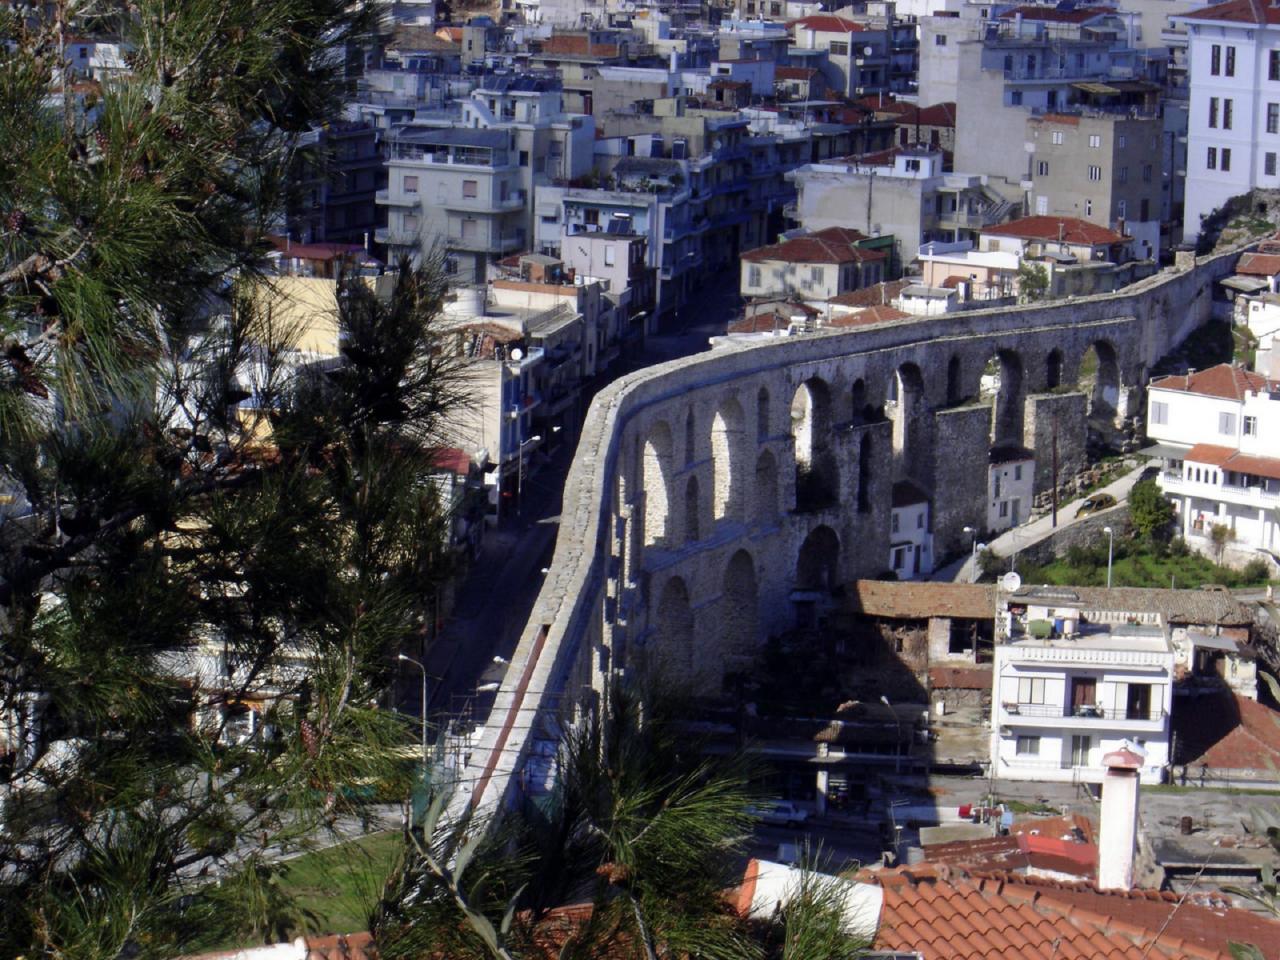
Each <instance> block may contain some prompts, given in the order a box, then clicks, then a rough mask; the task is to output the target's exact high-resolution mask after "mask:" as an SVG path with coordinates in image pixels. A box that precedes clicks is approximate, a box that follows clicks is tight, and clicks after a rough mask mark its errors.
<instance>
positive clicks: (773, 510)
mask: <svg viewBox="0 0 1280 960" xmlns="http://www.w3.org/2000/svg"><path fill="white" fill-rule="evenodd" d="M779 512H780V507H779V504H778V462H777V460H775V459H774V456H773V454H772V453H770V452H769V451H768V450H766V451H764V452H763V453H761V454H760V457H759V459H757V460H756V485H755V518H756V522H757V523H768V524H772V523H773V522H774V521H775V520H777V519H778V513H779Z"/></svg>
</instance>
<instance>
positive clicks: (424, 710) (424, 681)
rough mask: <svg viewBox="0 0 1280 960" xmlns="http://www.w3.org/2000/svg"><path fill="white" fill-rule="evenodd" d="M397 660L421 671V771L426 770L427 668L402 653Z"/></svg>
mask: <svg viewBox="0 0 1280 960" xmlns="http://www.w3.org/2000/svg"><path fill="white" fill-rule="evenodd" d="M396 659H397V660H403V661H404V662H405V663H412V664H413V665H414V666H415V667H417V668H418V669H419V670H421V671H422V769H423V770H424V771H425V770H426V769H427V757H428V753H427V668H426V667H424V666H423V665H422V664H421V663H419V662H418V661H417V660H415V659H413V657H408V656H405V655H404V654H403V653H402V654H400V655H399V656H398V657H396Z"/></svg>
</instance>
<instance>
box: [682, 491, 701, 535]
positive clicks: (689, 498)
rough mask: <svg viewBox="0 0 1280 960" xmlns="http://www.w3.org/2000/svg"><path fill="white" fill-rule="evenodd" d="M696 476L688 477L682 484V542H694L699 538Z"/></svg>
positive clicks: (698, 505)
mask: <svg viewBox="0 0 1280 960" xmlns="http://www.w3.org/2000/svg"><path fill="white" fill-rule="evenodd" d="M698 499H699V498H698V478H697V477H690V478H689V480H688V482H687V483H685V485H684V542H685V543H695V542H696V541H697V540H698V538H699V530H700V526H701V524H700V523H699V522H698V521H699V517H698V513H699V511H700V509H701V507H700V504H699V503H698Z"/></svg>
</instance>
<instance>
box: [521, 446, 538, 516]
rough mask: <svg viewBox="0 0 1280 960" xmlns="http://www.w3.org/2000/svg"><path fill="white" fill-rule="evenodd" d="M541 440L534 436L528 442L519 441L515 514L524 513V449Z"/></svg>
mask: <svg viewBox="0 0 1280 960" xmlns="http://www.w3.org/2000/svg"><path fill="white" fill-rule="evenodd" d="M541 439H542V436H541V435H540V434H534V435H533V436H532V437H530V438H529V439H528V440H521V441H520V450H519V451H518V452H517V458H518V460H519V463H518V465H517V467H516V514H517V515H520V514H523V513H524V448H525V447H527V446H528V445H529V444H531V443H537V442H538V441H539V440H541Z"/></svg>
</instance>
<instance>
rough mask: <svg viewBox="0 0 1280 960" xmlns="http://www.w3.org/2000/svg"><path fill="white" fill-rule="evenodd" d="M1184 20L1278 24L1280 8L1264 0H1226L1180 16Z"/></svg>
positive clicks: (1279, 21)
mask: <svg viewBox="0 0 1280 960" xmlns="http://www.w3.org/2000/svg"><path fill="white" fill-rule="evenodd" d="M1181 19H1185V20H1213V21H1217V22H1219V23H1252V24H1264V23H1272V24H1275V23H1280V7H1276V6H1274V5H1272V4H1270V3H1267V2H1265V0H1227V2H1226V3H1215V4H1213V5H1212V6H1207V7H1202V8H1201V9H1199V10H1192V11H1191V12H1190V13H1184V14H1182V17H1181Z"/></svg>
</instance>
